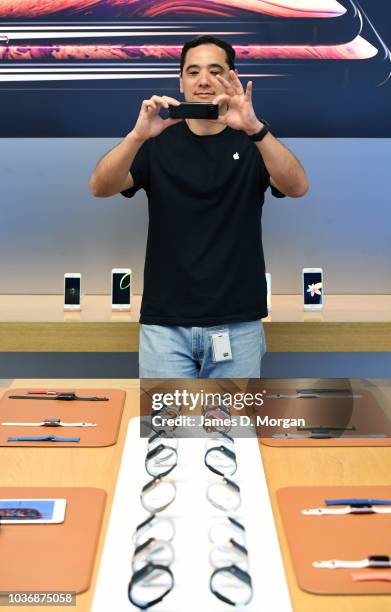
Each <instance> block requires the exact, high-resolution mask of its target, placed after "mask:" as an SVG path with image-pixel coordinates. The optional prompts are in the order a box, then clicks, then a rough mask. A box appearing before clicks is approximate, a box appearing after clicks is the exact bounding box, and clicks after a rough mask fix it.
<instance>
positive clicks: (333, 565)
mask: <svg viewBox="0 0 391 612" xmlns="http://www.w3.org/2000/svg"><path fill="white" fill-rule="evenodd" d="M312 565H313V567H317V568H319V569H361V568H366V567H391V559H390V557H389V556H388V555H371V556H370V557H367V558H366V559H360V560H358V561H345V560H340V559H333V560H330V561H314V562H313V564H312Z"/></svg>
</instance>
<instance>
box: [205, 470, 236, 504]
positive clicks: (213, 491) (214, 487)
mask: <svg viewBox="0 0 391 612" xmlns="http://www.w3.org/2000/svg"><path fill="white" fill-rule="evenodd" d="M206 497H207V499H208V500H209V501H210V503H211V504H212V505H213V506H214V507H215V508H217V509H218V510H222V511H223V512H228V511H234V510H237V509H238V508H239V506H240V504H241V503H242V498H241V496H240V487H239V485H238V484H236V482H234V481H233V480H229V479H228V478H222V480H219V481H218V482H212V483H211V484H210V485H209V486H208V488H207V490H206Z"/></svg>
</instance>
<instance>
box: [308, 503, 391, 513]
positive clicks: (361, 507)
mask: <svg viewBox="0 0 391 612" xmlns="http://www.w3.org/2000/svg"><path fill="white" fill-rule="evenodd" d="M301 513H302V514H305V515H307V516H322V515H345V514H391V507H390V506H373V505H372V504H350V505H349V506H344V507H342V508H306V509H305V510H302V511H301Z"/></svg>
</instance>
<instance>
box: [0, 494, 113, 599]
mask: <svg viewBox="0 0 391 612" xmlns="http://www.w3.org/2000/svg"><path fill="white" fill-rule="evenodd" d="M0 498H2V499H27V498H30V499H31V498H49V499H52V498H65V499H66V500H67V506H66V511H65V520H64V523H61V524H58V525H4V524H3V525H1V527H0V540H1V546H0V568H1V571H0V591H3V592H7V593H9V592H12V591H43V592H46V591H75V592H76V593H81V592H82V591H86V590H87V589H88V587H89V585H90V581H91V575H92V570H93V566H94V561H95V554H96V549H97V544H98V538H99V532H100V528H101V523H102V518H103V512H104V508H105V503H106V492H105V491H103V490H102V489H95V488H67V487H58V488H56V487H50V488H49V487H1V488H0Z"/></svg>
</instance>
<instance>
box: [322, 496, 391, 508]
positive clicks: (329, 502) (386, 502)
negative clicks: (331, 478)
mask: <svg viewBox="0 0 391 612" xmlns="http://www.w3.org/2000/svg"><path fill="white" fill-rule="evenodd" d="M324 503H325V504H326V506H339V505H342V506H344V505H345V504H349V505H350V504H371V505H373V504H376V505H377V506H391V499H360V498H355V497H352V498H351V499H349V498H348V499H325V500H324Z"/></svg>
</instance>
